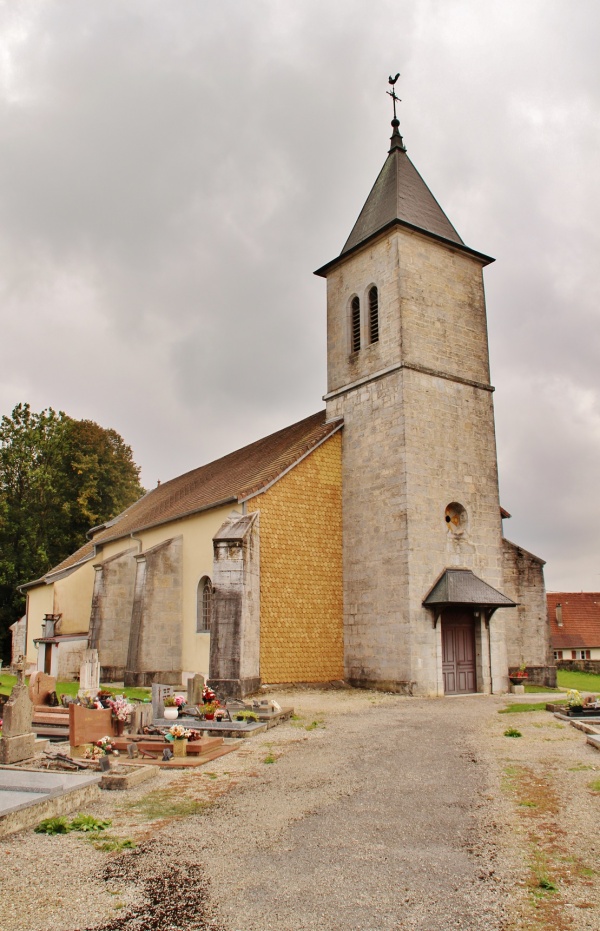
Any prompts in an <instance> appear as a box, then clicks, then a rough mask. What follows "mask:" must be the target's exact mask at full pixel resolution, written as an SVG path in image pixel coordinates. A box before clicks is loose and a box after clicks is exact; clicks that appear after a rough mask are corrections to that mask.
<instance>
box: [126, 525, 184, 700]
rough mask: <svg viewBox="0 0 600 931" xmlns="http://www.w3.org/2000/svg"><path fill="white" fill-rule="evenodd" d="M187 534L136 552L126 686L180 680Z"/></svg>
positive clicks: (174, 682)
mask: <svg viewBox="0 0 600 931" xmlns="http://www.w3.org/2000/svg"><path fill="white" fill-rule="evenodd" d="M182 549H183V539H182V537H180V536H178V537H174V538H173V539H171V540H165V542H164V543H160V544H159V545H158V546H155V547H153V548H152V549H149V550H146V552H145V553H140V554H139V555H138V556H136V557H135V559H136V562H137V575H136V583H135V593H134V603H133V611H132V616H131V630H130V638H129V649H128V655H127V670H126V673H125V677H124V678H125V684H126V685H151V684H152V683H153V682H163V683H165V684H166V685H179V684H181V673H182V666H181V662H182V656H181V640H182V630H181V628H182V623H183V608H182V600H183V599H182V594H183V593H182V589H183V586H182V575H183V573H182Z"/></svg>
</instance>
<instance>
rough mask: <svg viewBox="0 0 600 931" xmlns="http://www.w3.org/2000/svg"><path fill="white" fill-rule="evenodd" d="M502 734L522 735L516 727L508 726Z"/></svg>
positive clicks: (509, 735) (506, 735)
mask: <svg viewBox="0 0 600 931" xmlns="http://www.w3.org/2000/svg"><path fill="white" fill-rule="evenodd" d="M504 736H505V737H522V736H523V735H522V733H521V731H518V730H517V729H516V727H508V728H507V729H506V730H505V731H504Z"/></svg>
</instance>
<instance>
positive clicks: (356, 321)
mask: <svg viewBox="0 0 600 931" xmlns="http://www.w3.org/2000/svg"><path fill="white" fill-rule="evenodd" d="M350 310H351V321H350V323H351V329H352V332H351V341H352V352H358V350H359V349H360V301H359V299H358V298H357V297H353V298H352V301H351V303H350Z"/></svg>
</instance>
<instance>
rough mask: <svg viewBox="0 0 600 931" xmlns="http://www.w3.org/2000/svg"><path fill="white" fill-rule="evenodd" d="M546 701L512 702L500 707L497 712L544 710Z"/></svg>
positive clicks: (513, 712) (514, 712)
mask: <svg viewBox="0 0 600 931" xmlns="http://www.w3.org/2000/svg"><path fill="white" fill-rule="evenodd" d="M556 704H558V702H556ZM545 710H546V702H541V701H537V702H522V703H519V702H513V703H512V704H510V705H507V707H506V708H501V709H500V711H499V712H498V714H524V713H525V712H527V711H545Z"/></svg>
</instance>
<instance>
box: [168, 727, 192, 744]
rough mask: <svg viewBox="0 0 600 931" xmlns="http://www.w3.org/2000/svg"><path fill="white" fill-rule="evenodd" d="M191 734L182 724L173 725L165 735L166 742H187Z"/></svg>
mask: <svg viewBox="0 0 600 931" xmlns="http://www.w3.org/2000/svg"><path fill="white" fill-rule="evenodd" d="M191 734H192V731H189V730H188V729H187V727H184V726H183V724H173V725H172V727H170V728H169V731H168V733H167V735H166V737H167V740H169V739H170V740H188V739H189V738H190V736H191Z"/></svg>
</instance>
